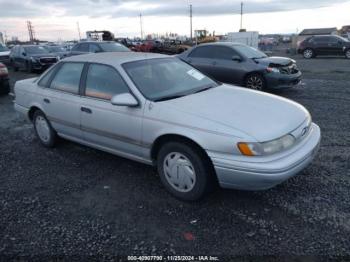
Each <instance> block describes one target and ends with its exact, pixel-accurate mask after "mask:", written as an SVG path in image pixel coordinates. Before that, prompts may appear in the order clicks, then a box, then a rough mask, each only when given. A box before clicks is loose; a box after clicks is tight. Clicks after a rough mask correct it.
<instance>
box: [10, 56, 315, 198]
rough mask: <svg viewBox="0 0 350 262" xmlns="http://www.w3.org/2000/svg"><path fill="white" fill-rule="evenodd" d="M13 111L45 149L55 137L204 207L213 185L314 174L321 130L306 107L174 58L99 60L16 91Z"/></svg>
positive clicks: (83, 59) (268, 183)
mask: <svg viewBox="0 0 350 262" xmlns="http://www.w3.org/2000/svg"><path fill="white" fill-rule="evenodd" d="M15 93H16V102H15V108H16V110H18V111H19V112H21V113H23V114H24V115H25V116H27V117H28V119H29V120H30V121H31V122H32V123H33V125H34V129H35V133H36V135H37V137H38V139H39V140H40V142H41V143H42V144H43V145H44V146H47V147H52V146H54V144H55V143H56V142H57V137H62V138H65V139H69V140H72V141H75V142H78V143H80V144H83V145H87V146H90V147H94V148H97V149H100V150H103V151H106V152H110V153H112V154H116V155H119V156H122V157H125V158H129V159H133V160H136V161H139V162H143V163H146V164H149V165H155V166H156V167H157V169H158V173H159V175H160V178H161V181H162V182H163V184H164V186H165V188H166V189H167V190H168V191H169V192H170V193H172V194H173V195H174V196H176V197H178V198H180V199H183V200H197V199H199V198H201V197H202V196H203V195H205V194H206V193H207V192H208V191H209V190H210V189H212V188H213V187H214V186H215V185H216V184H219V185H220V186H221V187H224V188H234V189H242V190H263V189H268V188H271V187H273V186H275V185H277V184H280V183H282V182H283V181H285V180H286V179H288V178H290V177H292V176H294V175H296V174H298V173H299V172H300V171H301V170H303V169H304V168H305V167H306V166H308V165H309V164H310V162H311V161H312V159H313V157H314V156H315V154H316V152H317V149H318V145H319V143H320V137H321V135H320V128H319V127H318V126H317V125H316V124H314V123H312V121H311V116H310V114H309V112H308V111H307V110H306V109H305V108H304V107H302V106H301V105H299V104H297V103H295V102H292V101H290V100H287V99H284V98H280V97H277V96H274V95H270V94H266V93H261V92H257V91H252V90H247V89H244V88H240V87H236V86H231V85H224V84H221V83H218V82H216V81H214V80H212V79H210V78H208V77H207V76H205V75H204V74H202V73H201V72H199V71H198V70H196V69H195V68H193V67H191V66H190V65H188V64H186V63H184V62H182V61H180V60H178V59H177V58H173V57H169V56H163V55H157V54H145V53H132V52H128V53H99V54H89V55H82V56H75V57H70V58H68V59H64V60H62V61H60V62H59V63H58V64H56V65H55V66H53V67H52V68H51V69H49V70H48V71H47V72H45V73H44V74H43V75H42V76H41V77H39V78H38V79H27V80H23V81H18V82H17V83H16V85H15Z"/></svg>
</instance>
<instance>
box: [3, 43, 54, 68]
mask: <svg viewBox="0 0 350 262" xmlns="http://www.w3.org/2000/svg"><path fill="white" fill-rule="evenodd" d="M58 60H59V57H58V56H57V55H55V54H54V55H53V54H50V53H49V51H47V50H46V49H45V48H44V47H42V46H39V45H17V46H15V47H13V48H12V49H11V53H10V63H11V65H12V67H13V69H14V70H15V71H17V70H18V69H19V68H23V69H25V70H26V71H27V72H30V73H31V72H33V71H34V70H45V69H47V68H49V67H50V66H52V65H53V64H55V63H56V62H57V61H58Z"/></svg>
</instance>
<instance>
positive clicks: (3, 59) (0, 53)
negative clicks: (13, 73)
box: [0, 43, 10, 64]
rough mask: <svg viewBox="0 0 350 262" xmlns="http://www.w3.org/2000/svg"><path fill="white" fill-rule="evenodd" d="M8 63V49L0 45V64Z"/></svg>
mask: <svg viewBox="0 0 350 262" xmlns="http://www.w3.org/2000/svg"><path fill="white" fill-rule="evenodd" d="M9 61H10V49H8V48H7V47H6V46H4V45H2V44H1V43H0V63H3V64H8V63H9Z"/></svg>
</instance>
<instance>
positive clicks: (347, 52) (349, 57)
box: [345, 49, 350, 59]
mask: <svg viewBox="0 0 350 262" xmlns="http://www.w3.org/2000/svg"><path fill="white" fill-rule="evenodd" d="M345 57H346V58H347V59H350V49H348V50H346V52H345Z"/></svg>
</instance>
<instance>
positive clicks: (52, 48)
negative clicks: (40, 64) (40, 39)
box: [44, 45, 69, 59]
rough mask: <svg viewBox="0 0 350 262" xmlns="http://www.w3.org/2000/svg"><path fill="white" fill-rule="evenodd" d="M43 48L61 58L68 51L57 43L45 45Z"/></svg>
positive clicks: (67, 53) (66, 54)
mask: <svg viewBox="0 0 350 262" xmlns="http://www.w3.org/2000/svg"><path fill="white" fill-rule="evenodd" d="M44 48H45V49H46V50H47V51H49V53H50V54H52V55H56V56H58V57H59V58H60V59H63V58H65V57H67V56H68V55H69V52H68V51H67V50H65V49H64V48H63V47H62V46H59V45H46V46H44Z"/></svg>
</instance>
